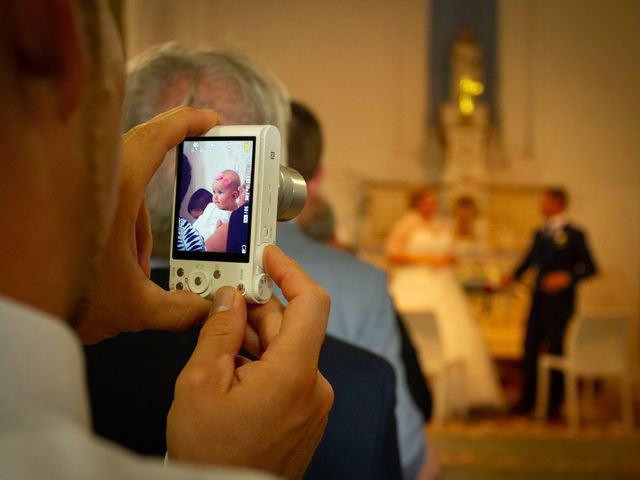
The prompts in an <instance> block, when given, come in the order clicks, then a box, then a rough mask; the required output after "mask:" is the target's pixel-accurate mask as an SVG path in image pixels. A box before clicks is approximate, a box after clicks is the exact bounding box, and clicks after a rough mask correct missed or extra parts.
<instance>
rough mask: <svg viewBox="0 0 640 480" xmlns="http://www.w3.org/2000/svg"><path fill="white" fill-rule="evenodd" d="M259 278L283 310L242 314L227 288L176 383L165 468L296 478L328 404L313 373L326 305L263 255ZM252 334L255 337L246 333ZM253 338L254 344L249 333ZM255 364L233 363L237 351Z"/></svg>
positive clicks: (279, 260)
mask: <svg viewBox="0 0 640 480" xmlns="http://www.w3.org/2000/svg"><path fill="white" fill-rule="evenodd" d="M264 260H265V262H264V263H265V268H266V271H267V273H268V274H269V275H270V276H271V278H272V279H273V280H274V282H275V283H276V284H278V285H279V286H280V288H281V289H282V293H283V294H284V296H285V297H286V298H287V300H288V301H289V303H288V305H287V307H286V308H285V307H283V306H282V305H281V304H280V302H278V301H277V300H276V299H275V298H272V299H271V300H270V302H269V303H267V304H265V305H249V306H248V307H247V306H245V303H244V299H243V298H242V297H241V296H240V295H239V294H238V292H237V291H236V290H235V289H233V288H231V287H225V288H222V289H220V290H219V291H218V292H217V293H216V296H215V299H214V303H213V306H212V308H211V313H210V316H209V319H208V320H207V322H206V323H205V324H204V326H203V327H202V330H201V332H200V338H199V339H198V344H197V345H196V348H195V350H194V352H193V355H192V356H191V359H190V360H189V362H187V365H186V366H185V368H184V369H183V370H182V372H181V373H180V375H179V377H178V380H177V382H176V387H175V397H174V401H173V405H172V406H171V410H170V411H169V416H168V419H167V449H168V453H169V458H170V459H173V460H181V461H187V462H192V463H209V464H216V465H223V464H224V465H234V466H244V467H252V468H256V469H260V470H266V471H269V472H272V473H275V474H278V475H282V476H284V477H286V478H300V477H301V476H302V475H303V474H304V472H305V469H306V467H307V466H308V464H309V461H310V460H311V456H312V455H313V452H314V450H315V448H316V446H317V445H318V443H319V441H320V439H321V437H322V433H323V431H324V428H325V426H326V422H327V417H328V414H329V410H330V408H331V405H332V402H333V391H332V389H331V386H330V385H329V383H328V382H327V381H326V380H325V379H324V377H323V376H322V375H321V374H320V372H318V369H317V365H318V354H319V352H320V346H321V344H322V341H323V338H324V330H325V328H326V325H327V319H328V315H329V304H330V300H329V297H328V295H327V294H326V292H325V291H324V290H323V289H322V288H320V286H318V284H316V283H315V282H314V281H313V280H312V279H311V277H309V276H308V275H307V274H306V273H305V272H304V271H303V270H302V269H301V268H300V267H299V266H298V265H297V264H296V263H295V262H294V261H293V260H291V259H290V258H288V257H286V256H285V255H284V254H283V253H282V252H281V251H280V250H279V249H277V248H276V247H269V248H267V249H266V250H265V259H264ZM248 325H249V326H250V327H251V328H247V327H248ZM249 332H253V333H254V334H257V337H258V338H257V339H255V338H254V341H253V342H248V343H249V345H247V340H251V339H248V338H247V333H249ZM243 343H244V344H245V348H248V349H249V350H250V351H251V353H252V354H254V355H256V356H258V360H257V361H254V362H250V361H248V360H246V359H243V358H241V357H238V356H237V355H238V352H239V350H240V347H241V345H242V344H243Z"/></svg>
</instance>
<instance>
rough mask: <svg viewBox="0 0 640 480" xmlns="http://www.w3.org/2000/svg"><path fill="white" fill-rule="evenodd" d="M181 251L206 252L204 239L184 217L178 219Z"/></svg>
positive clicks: (179, 249)
mask: <svg viewBox="0 0 640 480" xmlns="http://www.w3.org/2000/svg"><path fill="white" fill-rule="evenodd" d="M177 249H178V251H179V252H204V251H206V250H205V248H204V239H203V238H202V236H201V235H200V234H199V233H198V231H197V230H196V229H195V228H193V225H191V224H190V223H189V222H187V221H186V220H185V219H184V218H182V217H180V218H179V219H178V245H177Z"/></svg>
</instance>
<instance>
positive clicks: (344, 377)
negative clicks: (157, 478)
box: [85, 269, 401, 479]
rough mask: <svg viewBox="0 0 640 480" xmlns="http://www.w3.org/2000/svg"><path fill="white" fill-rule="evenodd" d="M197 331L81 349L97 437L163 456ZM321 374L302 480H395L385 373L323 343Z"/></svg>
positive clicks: (384, 366) (159, 276)
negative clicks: (326, 394) (321, 422)
mask: <svg viewBox="0 0 640 480" xmlns="http://www.w3.org/2000/svg"><path fill="white" fill-rule="evenodd" d="M168 275H169V272H168V269H160V270H154V271H152V279H153V280H154V281H156V283H158V284H160V285H161V286H166V285H167V284H168ZM199 330H200V329H199V328H195V329H192V330H190V331H188V332H183V333H173V332H154V331H145V332H139V333H131V334H120V335H118V336H116V337H114V338H112V339H109V340H106V341H103V342H101V343H98V344H96V345H92V346H87V347H85V356H86V361H87V376H88V385H89V396H90V400H91V408H92V415H93V426H94V430H95V431H96V433H98V434H99V435H101V436H103V437H106V438H108V439H110V440H112V441H114V442H116V443H119V444H121V445H123V446H125V447H127V448H129V449H132V450H134V451H136V452H138V453H141V454H144V455H156V456H163V455H164V453H165V450H166V439H165V428H166V418H167V414H168V412H169V408H170V406H171V402H172V401H173V389H174V384H175V381H176V378H177V376H178V374H179V373H180V371H181V370H182V368H183V366H184V364H185V363H186V361H187V360H188V358H189V356H190V355H191V352H192V351H193V349H194V347H195V344H196V341H197V338H198V333H199ZM319 369H320V371H321V372H322V373H323V375H324V376H325V377H326V378H327V379H328V380H329V382H330V383H331V385H332V386H333V389H334V392H335V402H334V406H333V409H332V411H331V413H330V415H329V422H328V424H327V428H326V430H325V434H324V437H323V439H322V442H321V443H320V445H319V447H318V449H317V450H316V453H315V456H314V458H313V460H312V462H311V465H310V466H309V469H308V471H307V473H306V475H305V478H310V479H313V478H363V479H364V478H401V470H400V460H399V455H398V444H397V433H396V424H395V415H394V406H395V377H394V373H393V369H392V368H391V366H390V365H389V364H388V363H387V362H386V361H385V360H384V359H382V358H380V357H378V356H376V355H374V354H372V353H369V352H367V351H365V350H362V349H360V348H358V347H355V346H352V345H349V344H347V343H344V342H342V341H340V340H338V339H336V338H333V337H330V336H327V337H326V338H325V342H324V344H323V346H322V350H321V352H320V358H319Z"/></svg>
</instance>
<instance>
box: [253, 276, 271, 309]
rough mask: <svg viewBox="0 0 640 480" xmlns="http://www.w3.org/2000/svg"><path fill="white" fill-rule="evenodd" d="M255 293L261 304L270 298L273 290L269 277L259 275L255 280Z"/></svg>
mask: <svg viewBox="0 0 640 480" xmlns="http://www.w3.org/2000/svg"><path fill="white" fill-rule="evenodd" d="M256 285H257V288H256V293H257V296H258V300H259V301H261V302H266V301H267V300H268V299H269V297H271V292H272V289H273V282H272V280H271V277H269V275H267V274H264V273H261V274H260V275H258V277H257V278H256Z"/></svg>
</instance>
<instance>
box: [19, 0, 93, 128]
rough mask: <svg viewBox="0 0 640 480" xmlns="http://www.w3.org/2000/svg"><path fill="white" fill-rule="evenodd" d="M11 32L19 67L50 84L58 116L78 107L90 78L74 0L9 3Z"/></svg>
mask: <svg viewBox="0 0 640 480" xmlns="http://www.w3.org/2000/svg"><path fill="white" fill-rule="evenodd" d="M8 3H9V8H8V10H9V12H8V13H9V16H8V20H9V21H8V22H7V23H8V25H7V27H8V30H9V38H10V42H11V43H10V45H11V48H12V49H13V54H14V57H15V61H16V64H17V68H18V69H20V70H22V71H23V72H24V74H25V75H28V76H31V77H34V78H37V79H39V80H48V81H50V82H51V84H52V86H53V88H54V89H55V91H57V93H58V95H57V99H58V108H57V110H58V115H60V116H61V117H62V118H66V117H68V116H69V115H70V114H71V113H72V112H73V111H74V110H75V108H76V107H77V106H78V103H79V102H80V99H81V98H82V95H83V93H84V88H85V87H86V83H87V79H88V62H87V52H86V50H85V48H83V47H84V45H83V37H82V35H81V33H80V31H81V30H80V28H81V25H80V18H78V16H77V15H76V12H74V5H75V2H74V1H73V0H10V1H9V2H8Z"/></svg>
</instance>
